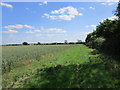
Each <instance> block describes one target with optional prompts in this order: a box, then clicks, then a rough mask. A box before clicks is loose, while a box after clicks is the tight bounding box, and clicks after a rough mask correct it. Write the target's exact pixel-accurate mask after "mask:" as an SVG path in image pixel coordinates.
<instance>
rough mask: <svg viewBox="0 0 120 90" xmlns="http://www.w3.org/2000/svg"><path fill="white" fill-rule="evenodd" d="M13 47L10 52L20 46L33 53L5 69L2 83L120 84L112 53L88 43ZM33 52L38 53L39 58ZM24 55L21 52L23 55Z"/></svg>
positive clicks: (39, 85)
mask: <svg viewBox="0 0 120 90" xmlns="http://www.w3.org/2000/svg"><path fill="white" fill-rule="evenodd" d="M4 48H9V47H4ZM4 48H3V49H4ZM11 48H12V51H11V55H12V53H13V50H14V54H16V55H18V54H17V53H15V51H17V50H18V51H17V52H19V51H21V52H22V51H23V50H24V52H25V51H26V52H27V50H28V51H29V52H30V51H31V54H27V55H28V56H26V58H24V57H23V58H24V59H21V60H20V59H18V60H17V59H15V60H17V61H16V64H15V65H14V64H13V66H14V67H12V69H11V71H6V72H5V73H4V74H3V87H11V88H46V87H48V88H118V87H120V85H119V83H120V78H119V75H118V74H119V72H120V70H119V68H120V64H119V63H118V62H117V61H115V59H113V58H112V57H108V56H105V55H102V54H100V53H95V52H94V49H90V48H88V47H86V46H85V45H82V44H81V45H45V46H21V47H20V46H17V47H11ZM15 48H17V49H15ZM18 48H19V49H18ZM28 48H29V49H28ZM47 50H48V51H47ZM32 51H33V52H32ZM44 51H45V52H44ZM24 52H23V53H24ZM41 52H42V54H41ZM7 53H10V52H7ZM19 54H20V52H19ZM34 54H36V55H38V57H37V59H36V57H35V56H34ZM4 55H5V54H4ZM23 55H24V54H22V53H21V55H20V57H21V56H23ZM32 55H33V57H32ZM40 55H41V57H40ZM29 56H30V57H29ZM9 57H10V56H9ZM7 58H8V57H7ZM6 60H7V59H6ZM19 60H20V61H19ZM18 61H19V62H18ZM28 61H29V62H28ZM17 62H18V63H17ZM20 62H22V63H20ZM15 67H16V68H15ZM117 72H118V73H117Z"/></svg>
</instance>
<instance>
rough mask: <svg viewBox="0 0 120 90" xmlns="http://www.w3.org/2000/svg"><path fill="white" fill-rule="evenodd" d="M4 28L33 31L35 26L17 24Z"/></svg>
mask: <svg viewBox="0 0 120 90" xmlns="http://www.w3.org/2000/svg"><path fill="white" fill-rule="evenodd" d="M3 28H6V29H13V28H16V29H21V28H29V29H33V28H34V27H33V26H30V25H21V24H16V25H8V26H5V27H3Z"/></svg>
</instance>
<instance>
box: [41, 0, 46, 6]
mask: <svg viewBox="0 0 120 90" xmlns="http://www.w3.org/2000/svg"><path fill="white" fill-rule="evenodd" d="M46 4H48V1H43V2H42V3H39V5H40V6H41V5H46Z"/></svg>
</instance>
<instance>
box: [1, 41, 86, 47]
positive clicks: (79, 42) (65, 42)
mask: <svg viewBox="0 0 120 90" xmlns="http://www.w3.org/2000/svg"><path fill="white" fill-rule="evenodd" d="M65 44H85V42H82V40H78V41H77V42H68V41H67V40H65V41H64V43H58V42H54V43H40V42H38V43H33V44H30V43H28V42H23V43H22V44H7V45H3V46H21V45H65Z"/></svg>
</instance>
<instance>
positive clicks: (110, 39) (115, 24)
mask: <svg viewBox="0 0 120 90" xmlns="http://www.w3.org/2000/svg"><path fill="white" fill-rule="evenodd" d="M115 15H116V16H117V17H118V19H116V20H109V19H106V20H104V21H103V22H101V23H100V24H99V25H98V26H97V27H96V30H95V31H93V32H92V33H90V34H88V35H87V38H86V45H87V46H89V47H91V48H94V49H97V50H99V51H102V52H105V53H107V54H112V55H120V2H119V3H118V7H117V9H116V12H115Z"/></svg>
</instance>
